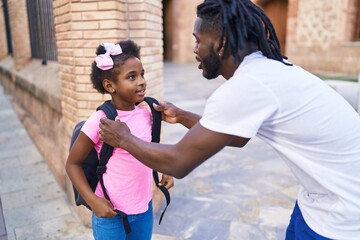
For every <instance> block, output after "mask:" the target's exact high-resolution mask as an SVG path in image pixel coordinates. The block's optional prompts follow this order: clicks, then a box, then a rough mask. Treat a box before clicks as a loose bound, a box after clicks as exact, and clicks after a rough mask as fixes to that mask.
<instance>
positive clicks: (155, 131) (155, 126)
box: [144, 97, 170, 225]
mask: <svg viewBox="0 0 360 240" xmlns="http://www.w3.org/2000/svg"><path fill="white" fill-rule="evenodd" d="M144 101H145V102H146V103H147V104H148V105H149V107H150V109H151V114H152V116H153V123H152V132H151V136H152V140H151V141H152V142H157V143H159V142H160V132H161V113H160V112H159V111H156V110H155V109H154V107H153V103H155V104H157V105H159V102H158V101H157V100H156V99H155V98H152V97H145V98H144ZM153 178H154V182H155V185H156V186H157V187H158V188H159V189H160V191H161V192H162V193H163V194H164V196H165V199H166V207H165V209H164V210H163V212H162V214H161V216H160V220H159V225H160V223H161V221H162V218H163V216H164V214H165V211H166V209H167V207H168V206H169V204H170V193H169V190H168V189H167V188H166V187H165V186H163V185H159V182H160V181H159V175H158V172H157V171H155V170H153Z"/></svg>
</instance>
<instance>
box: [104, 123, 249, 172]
mask: <svg viewBox="0 0 360 240" xmlns="http://www.w3.org/2000/svg"><path fill="white" fill-rule="evenodd" d="M100 129H101V130H100V139H101V140H102V141H104V142H106V143H108V144H110V145H112V146H114V147H120V148H123V149H125V150H127V151H128V152H130V153H131V154H132V155H133V156H134V157H135V158H136V159H138V160H139V161H141V162H142V163H144V164H145V165H146V166H148V167H150V168H152V169H155V170H157V171H159V172H162V173H165V174H168V175H170V176H174V177H176V178H183V177H185V176H186V175H187V174H189V173H190V172H191V171H192V170H193V169H195V168H196V167H197V166H199V165H200V164H202V163H203V162H204V161H206V160H207V159H209V158H210V157H211V156H213V155H214V154H216V153H217V152H218V151H220V150H221V149H222V148H223V147H225V146H227V145H228V144H229V143H230V142H231V141H232V140H233V138H234V137H233V136H232V135H228V134H222V133H217V132H213V131H210V130H208V129H206V128H204V127H202V126H201V125H200V123H196V124H195V125H194V126H193V127H192V128H191V129H190V130H189V131H188V132H187V133H186V135H185V136H184V137H183V138H182V139H181V140H180V141H179V142H178V143H177V144H174V145H169V144H158V143H151V142H150V143H149V142H145V141H143V140H141V139H139V138H137V137H135V136H133V135H132V134H131V133H130V131H129V128H128V127H127V126H126V124H125V123H123V122H120V121H111V120H109V119H105V118H103V119H101V123H100ZM247 141H248V139H243V145H245V144H246V143H247Z"/></svg>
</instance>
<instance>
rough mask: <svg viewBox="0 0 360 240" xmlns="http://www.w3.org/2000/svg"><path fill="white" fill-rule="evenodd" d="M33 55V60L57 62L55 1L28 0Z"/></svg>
mask: <svg viewBox="0 0 360 240" xmlns="http://www.w3.org/2000/svg"><path fill="white" fill-rule="evenodd" d="M26 4H27V11H28V18H29V31H30V43H31V55H32V57H33V58H38V59H42V60H43V63H46V61H47V60H51V61H56V60H57V51H56V40H55V28H54V15H53V6H52V4H53V0H26Z"/></svg>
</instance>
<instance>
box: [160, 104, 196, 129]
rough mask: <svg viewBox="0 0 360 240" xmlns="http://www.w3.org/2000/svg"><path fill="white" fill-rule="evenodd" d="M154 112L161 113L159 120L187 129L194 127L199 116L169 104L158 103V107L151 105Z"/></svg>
mask: <svg viewBox="0 0 360 240" xmlns="http://www.w3.org/2000/svg"><path fill="white" fill-rule="evenodd" d="M153 106H154V108H155V110H157V111H159V112H161V118H162V120H163V121H165V122H168V123H180V124H182V125H184V126H185V127H187V128H189V129H190V128H191V127H192V126H194V125H195V124H196V123H197V122H198V121H199V120H200V116H199V115H197V114H195V113H191V112H188V111H184V110H183V109H181V108H178V107H176V106H175V105H174V104H172V103H169V102H164V101H163V102H160V105H156V104H153Z"/></svg>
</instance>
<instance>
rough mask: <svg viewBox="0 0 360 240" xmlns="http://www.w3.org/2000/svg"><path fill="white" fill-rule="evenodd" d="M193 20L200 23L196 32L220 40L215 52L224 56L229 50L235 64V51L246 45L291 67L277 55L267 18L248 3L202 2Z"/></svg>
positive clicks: (231, 0)
mask: <svg viewBox="0 0 360 240" xmlns="http://www.w3.org/2000/svg"><path fill="white" fill-rule="evenodd" d="M197 16H198V17H199V18H201V19H202V24H201V26H200V31H202V32H204V31H210V32H213V33H215V34H217V35H218V36H219V40H220V45H219V48H218V49H217V51H219V50H220V49H221V48H222V47H224V52H227V49H228V48H229V47H230V49H231V54H232V55H233V56H234V58H235V61H236V62H238V63H240V62H241V57H240V55H239V52H238V50H239V49H244V46H245V42H246V41H248V42H253V43H255V44H256V45H257V46H258V48H259V50H260V51H261V52H262V53H263V54H264V55H265V56H266V57H267V58H270V59H274V60H277V61H280V62H282V63H284V64H286V65H291V64H289V63H287V62H285V61H284V59H287V58H286V57H285V56H283V55H282V54H281V52H280V44H279V40H278V38H277V36H276V33H275V30H274V27H273V25H272V23H271V22H270V20H269V18H268V17H267V16H266V14H265V13H264V11H263V10H262V9H261V8H259V7H258V6H256V5H255V4H254V3H252V2H251V1H250V0H205V1H204V2H203V3H201V4H199V5H198V6H197ZM224 39H226V41H225V45H224ZM223 58H224V55H223Z"/></svg>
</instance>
